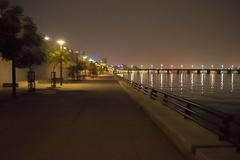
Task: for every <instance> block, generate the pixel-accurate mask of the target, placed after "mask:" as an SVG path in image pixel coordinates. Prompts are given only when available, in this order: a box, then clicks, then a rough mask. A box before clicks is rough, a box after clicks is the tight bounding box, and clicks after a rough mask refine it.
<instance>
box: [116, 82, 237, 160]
mask: <svg viewBox="0 0 240 160" xmlns="http://www.w3.org/2000/svg"><path fill="white" fill-rule="evenodd" d="M118 82H119V84H120V86H121V87H122V88H123V89H124V90H125V91H126V92H127V93H128V95H129V96H130V97H131V98H132V99H133V100H134V101H136V102H137V103H138V104H139V105H140V106H141V108H140V109H142V110H143V111H144V112H145V113H146V114H147V115H148V116H149V117H150V118H151V119H152V120H153V122H154V123H155V124H156V125H157V126H158V127H159V128H160V129H161V130H162V131H163V132H164V133H165V134H166V136H167V137H168V138H169V139H170V140H171V141H172V142H173V143H174V144H175V145H176V146H177V147H178V149H179V150H180V151H181V152H182V153H183V154H184V155H185V156H186V158H187V159H190V160H228V159H231V160H238V159H240V153H237V152H236V148H235V147H234V146H233V145H232V144H230V143H228V142H226V141H219V140H218V136H217V135H215V134H213V133H212V132H210V131H208V130H207V129H205V128H203V127H201V126H199V125H198V124H196V123H195V122H192V121H191V120H185V119H184V118H183V116H181V115H180V114H178V113H177V112H175V111H174V110H171V109H170V108H168V107H166V106H165V105H163V104H162V103H161V102H158V101H155V100H153V99H151V98H149V97H148V96H146V95H144V94H143V93H141V92H138V91H136V90H134V89H133V88H131V87H130V86H128V85H127V84H126V83H125V82H124V81H122V80H119V79H118Z"/></svg>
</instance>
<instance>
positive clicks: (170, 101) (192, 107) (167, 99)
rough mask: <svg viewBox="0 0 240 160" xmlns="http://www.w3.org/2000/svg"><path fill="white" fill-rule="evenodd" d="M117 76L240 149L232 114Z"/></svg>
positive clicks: (238, 126)
mask: <svg viewBox="0 0 240 160" xmlns="http://www.w3.org/2000/svg"><path fill="white" fill-rule="evenodd" d="M118 78H119V79H121V80H123V81H125V82H126V83H127V84H128V85H129V86H131V87H133V88H134V89H136V90H137V91H140V92H142V93H143V94H145V95H148V96H149V97H150V98H152V99H154V100H157V101H161V102H162V103H164V104H166V106H168V107H170V108H171V109H173V110H175V111H177V112H178V113H180V114H181V115H183V117H184V119H190V120H192V121H194V122H196V123H198V124H199V125H201V126H203V127H205V128H207V129H208V130H210V131H212V132H214V133H216V134H217V135H218V136H219V139H220V140H228V141H230V142H232V143H233V144H235V145H236V146H237V150H238V151H240V124H239V122H237V121H235V119H234V116H232V115H229V114H227V113H224V112H221V111H218V110H215V109H212V108H210V107H207V106H204V105H201V104H198V103H195V102H192V101H189V100H187V99H185V98H182V97H179V96H176V95H174V94H171V93H168V92H164V91H160V90H157V89H155V88H153V87H150V86H145V85H143V84H140V83H137V82H134V81H130V80H128V79H126V78H123V77H121V76H118Z"/></svg>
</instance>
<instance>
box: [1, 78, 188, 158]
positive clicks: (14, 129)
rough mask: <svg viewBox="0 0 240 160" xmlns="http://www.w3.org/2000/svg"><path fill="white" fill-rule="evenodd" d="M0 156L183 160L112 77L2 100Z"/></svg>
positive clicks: (65, 85)
mask: <svg viewBox="0 0 240 160" xmlns="http://www.w3.org/2000/svg"><path fill="white" fill-rule="evenodd" d="M0 159H1V160H80V159H83V160H95V159H98V160H161V159H162V160H182V159H184V157H183V156H182V154H181V153H180V152H179V151H178V150H177V148H176V147H175V146H174V145H173V144H172V143H171V142H170V141H169V140H168V139H167V138H166V136H165V135H164V134H163V133H162V132H161V131H160V130H159V129H158V127H156V126H155V125H154V124H153V123H152V121H151V120H150V119H149V118H148V117H147V116H146V115H145V113H144V112H143V111H142V110H140V109H139V105H138V104H137V103H135V101H133V100H132V99H131V98H130V97H129V96H128V95H127V94H126V93H125V92H124V91H123V90H122V88H121V87H120V86H119V84H118V82H117V81H116V80H114V79H113V77H107V78H106V77H103V78H100V79H97V80H93V81H84V82H81V83H76V84H64V86H63V87H62V88H58V89H54V90H52V89H41V90H38V91H37V92H36V93H34V94H23V95H19V96H18V98H17V99H16V100H12V101H2V102H1V106H0Z"/></svg>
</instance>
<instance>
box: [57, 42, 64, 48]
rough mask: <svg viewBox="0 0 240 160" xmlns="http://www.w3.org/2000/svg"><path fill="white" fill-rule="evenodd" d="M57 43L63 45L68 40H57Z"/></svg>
mask: <svg viewBox="0 0 240 160" xmlns="http://www.w3.org/2000/svg"><path fill="white" fill-rule="evenodd" d="M57 43H58V44H59V45H60V47H62V46H63V45H64V44H65V43H66V42H65V41H64V40H57Z"/></svg>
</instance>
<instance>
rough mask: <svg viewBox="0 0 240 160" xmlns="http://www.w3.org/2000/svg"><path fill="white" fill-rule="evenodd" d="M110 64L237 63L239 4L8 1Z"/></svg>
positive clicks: (233, 0) (232, 0) (221, 0)
mask: <svg viewBox="0 0 240 160" xmlns="http://www.w3.org/2000/svg"><path fill="white" fill-rule="evenodd" d="M10 1H11V2H12V3H14V4H19V5H21V6H22V7H23V8H24V9H25V12H26V14H27V15H29V16H31V17H33V19H34V21H35V23H37V25H38V27H39V31H40V32H43V33H46V34H48V35H49V36H50V37H52V38H54V39H57V38H60V37H62V38H64V39H65V40H66V41H67V44H68V46H70V47H71V48H73V49H82V50H87V52H88V54H90V55H94V56H95V57H98V58H101V57H107V58H108V61H109V62H110V63H111V64H118V63H124V64H128V65H130V64H135V65H140V64H143V65H148V66H149V65H150V64H154V66H155V67H157V66H160V64H161V63H162V64H164V65H171V64H174V65H175V66H176V65H180V64H183V65H185V66H186V65H188V66H189V65H191V64H198V65H201V64H204V65H210V64H212V63H213V64H216V65H220V64H226V65H227V64H228V65H230V64H234V65H240V61H239V59H240V52H239V51H240V0H10Z"/></svg>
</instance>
